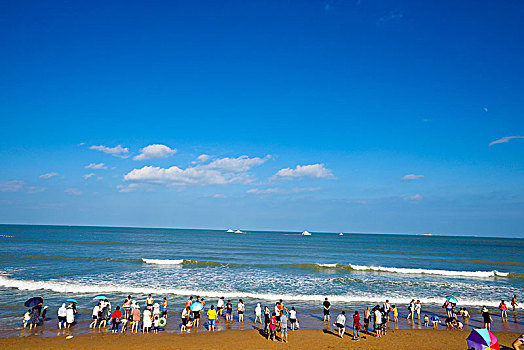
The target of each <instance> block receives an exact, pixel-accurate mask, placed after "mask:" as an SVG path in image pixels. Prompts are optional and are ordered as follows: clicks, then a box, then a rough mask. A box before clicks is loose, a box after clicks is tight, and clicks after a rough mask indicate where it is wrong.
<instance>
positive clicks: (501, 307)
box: [499, 303, 508, 310]
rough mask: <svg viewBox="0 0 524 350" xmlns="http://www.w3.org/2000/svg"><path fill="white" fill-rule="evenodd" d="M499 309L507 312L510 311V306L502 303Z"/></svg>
mask: <svg viewBox="0 0 524 350" xmlns="http://www.w3.org/2000/svg"><path fill="white" fill-rule="evenodd" d="M499 309H500V310H507V309H508V306H507V305H506V303H500V305H499Z"/></svg>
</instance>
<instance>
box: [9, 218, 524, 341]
mask: <svg viewBox="0 0 524 350" xmlns="http://www.w3.org/2000/svg"><path fill="white" fill-rule="evenodd" d="M523 248H524V240H523V239H509V238H486V237H451V236H431V235H399V234H358V233H344V235H342V236H341V235H339V233H317V232H312V235H311V236H302V235H301V234H300V233H299V232H261V231H246V232H245V233H244V234H240V233H234V232H233V233H231V232H226V231H225V230H187V229H149V228H117V227H75V226H30V225H0V253H1V254H0V293H1V294H2V296H3V297H2V298H0V330H3V331H6V330H13V329H19V328H20V326H21V318H22V316H23V314H24V312H25V311H26V308H25V307H24V306H23V303H24V301H25V300H27V299H28V298H30V297H32V296H40V295H42V296H44V297H45V304H46V305H48V306H49V311H48V315H49V316H50V317H51V319H52V318H53V317H55V318H56V310H57V308H58V307H59V306H60V305H61V303H62V302H63V301H64V300H65V299H67V298H71V297H72V298H75V299H77V300H78V301H79V306H78V307H79V314H78V318H77V320H78V321H84V322H87V321H88V320H89V319H90V318H91V309H92V307H93V306H94V302H93V301H92V299H93V297H95V296H97V295H100V294H103V295H106V296H107V297H108V298H109V300H110V301H112V302H113V303H115V304H117V305H121V303H122V302H123V300H124V298H125V297H126V296H127V295H128V294H131V295H132V296H133V298H135V299H138V300H142V302H143V300H145V298H146V296H147V294H152V295H153V296H154V297H155V299H156V300H158V301H159V300H160V299H161V298H162V297H164V296H165V297H167V298H168V301H169V303H170V307H169V310H170V312H171V313H172V314H173V315H179V314H180V312H181V310H182V308H183V305H184V302H185V300H187V298H188V296H191V295H192V296H202V297H204V298H205V299H206V301H207V305H211V304H216V300H217V298H219V297H221V296H224V297H225V298H226V300H227V299H232V300H234V301H237V300H238V299H239V298H243V299H244V302H245V304H246V309H247V310H248V311H249V310H252V309H254V307H255V306H256V303H258V302H260V303H261V304H262V306H264V305H268V306H270V307H272V306H273V305H274V303H275V302H276V301H277V300H279V299H283V300H284V302H285V303H286V305H287V306H289V307H290V306H294V307H295V308H296V309H297V311H298V314H299V317H300V316H301V315H303V316H304V317H305V318H307V319H308V322H307V324H309V325H311V326H314V325H316V324H317V323H318V327H322V323H321V322H320V321H319V319H321V313H322V311H321V310H322V307H321V303H322V301H323V300H324V298H325V297H328V298H329V300H330V301H331V302H332V303H333V313H334V314H335V313H336V312H338V311H339V310H350V311H351V310H359V311H361V312H362V311H363V310H364V308H365V307H366V306H374V305H376V304H382V303H383V302H384V301H385V300H386V299H389V300H390V302H391V303H392V304H396V305H397V306H398V307H399V311H400V314H401V316H404V317H405V313H406V309H407V304H409V302H410V301H411V299H420V300H421V302H422V305H423V307H422V308H423V312H433V313H440V314H443V309H442V308H441V305H442V303H443V302H444V298H445V296H447V295H450V294H452V295H454V296H455V297H456V298H457V299H458V301H459V302H458V305H457V306H458V307H467V308H468V309H470V311H471V312H472V313H474V312H476V313H478V311H479V310H480V308H481V307H482V306H488V307H489V308H490V309H491V311H492V312H496V313H497V314H498V310H497V308H496V307H497V306H498V304H499V302H500V300H501V299H504V300H506V302H507V303H508V305H509V302H510V300H511V298H512V297H513V295H514V294H516V295H518V296H519V298H520V297H522V291H523V290H524V258H523V254H522V251H523ZM522 305H524V302H523V304H522ZM518 311H519V312H518V313H517V315H516V316H515V317H514V319H513V318H511V322H512V325H511V330H517V331H521V330H522V329H523V328H524V326H523V318H522V306H519V308H518ZM176 319H178V316H176ZM474 319H475V316H474ZM479 319H480V317H479ZM494 322H495V323H497V322H500V318H499V319H498V320H496V319H494ZM472 326H474V325H472ZM85 328H87V326H86V327H85ZM173 329H176V327H174V328H173Z"/></svg>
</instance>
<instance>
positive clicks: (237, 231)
mask: <svg viewBox="0 0 524 350" xmlns="http://www.w3.org/2000/svg"><path fill="white" fill-rule="evenodd" d="M235 233H245V232H243V231H240V230H236V231H235Z"/></svg>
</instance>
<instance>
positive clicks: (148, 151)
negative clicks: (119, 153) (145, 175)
mask: <svg viewBox="0 0 524 350" xmlns="http://www.w3.org/2000/svg"><path fill="white" fill-rule="evenodd" d="M175 153H176V149H175V148H169V147H167V146H166V145H158V144H157V145H149V146H146V147H144V148H142V149H141V150H140V154H139V155H137V156H136V157H134V158H133V159H134V160H148V159H157V158H166V157H169V156H171V155H173V154H175Z"/></svg>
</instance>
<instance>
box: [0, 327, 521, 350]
mask: <svg viewBox="0 0 524 350" xmlns="http://www.w3.org/2000/svg"><path fill="white" fill-rule="evenodd" d="M469 333H470V332H469V331H458V330H432V329H429V330H426V329H422V330H409V329H400V330H391V331H389V332H388V334H387V335H386V336H384V337H381V338H377V337H373V336H369V335H367V336H366V335H365V336H364V337H365V338H363V339H362V340H361V341H358V342H356V341H353V340H351V336H350V335H349V334H350V332H346V334H347V336H346V337H345V338H343V339H341V338H339V337H338V335H337V334H336V333H335V331H327V330H314V329H300V330H297V331H294V332H291V331H289V342H288V343H287V344H285V343H280V342H273V341H270V340H267V339H266V338H264V337H263V336H262V335H261V333H260V332H259V331H258V330H255V329H249V330H230V331H226V332H215V333H209V332H206V331H200V332H198V333H193V334H183V335H179V334H173V333H163V334H162V333H159V334H145V335H142V334H138V335H135V334H128V333H126V334H81V335H78V336H75V337H73V338H72V339H69V340H67V339H65V336H63V335H62V336H59V337H52V338H51V337H25V338H3V339H0V345H1V346H2V348H3V349H51V348H60V349H108V348H120V349H126V350H127V349H145V348H148V347H151V346H154V347H155V348H157V349H181V348H182V349H378V350H380V349H384V350H385V349H388V350H391V349H398V350H403V349H439V350H441V349H449V350H453V349H460V350H464V349H467V346H466V338H467V337H468V335H469ZM494 334H495V335H496V336H497V337H498V338H499V343H500V345H501V349H511V344H512V343H513V341H514V340H515V339H516V338H517V336H518V333H511V332H495V333H494Z"/></svg>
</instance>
